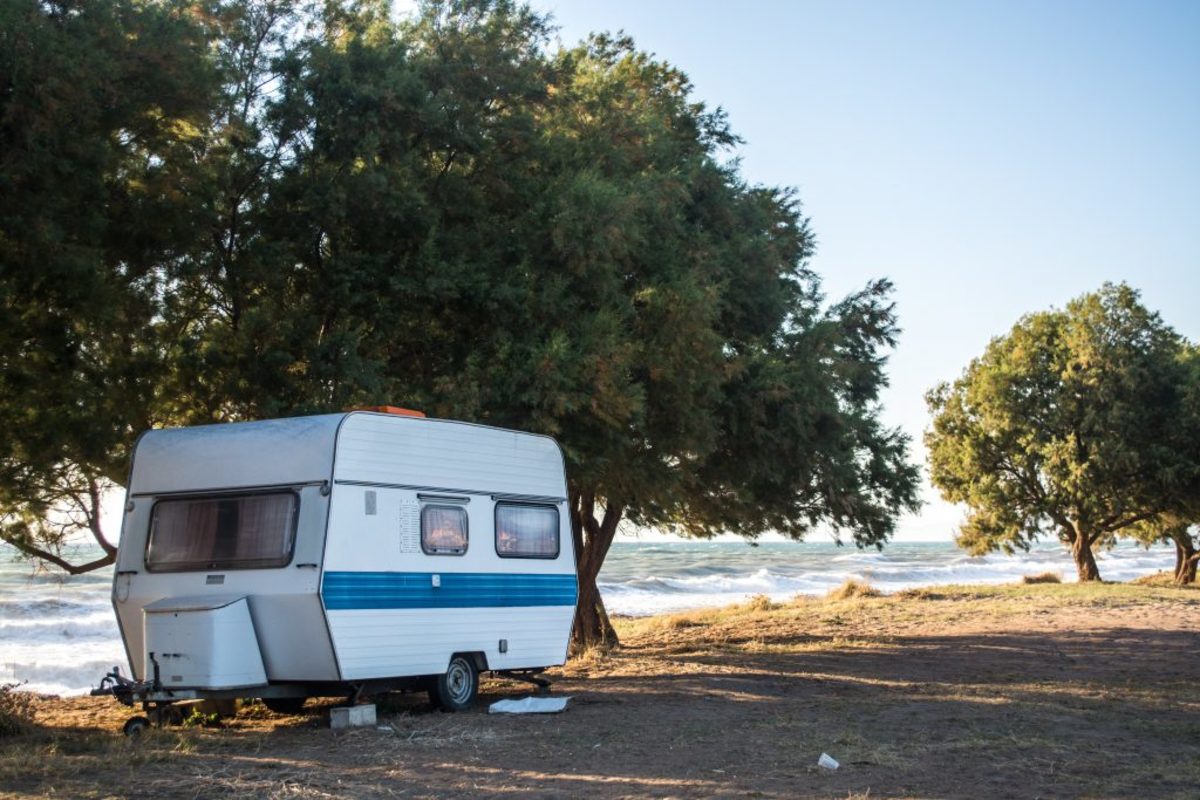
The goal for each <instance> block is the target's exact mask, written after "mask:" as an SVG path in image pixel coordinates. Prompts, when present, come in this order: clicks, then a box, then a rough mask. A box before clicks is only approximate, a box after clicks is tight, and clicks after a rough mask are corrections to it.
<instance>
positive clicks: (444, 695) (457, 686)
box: [429, 655, 479, 711]
mask: <svg viewBox="0 0 1200 800" xmlns="http://www.w3.org/2000/svg"><path fill="white" fill-rule="evenodd" d="M478 691H479V670H478V669H476V668H475V662H474V661H473V660H472V659H470V658H468V657H467V656H463V655H456V656H454V657H453V658H451V659H450V665H449V666H448V667H446V672H445V674H444V675H438V676H436V677H435V678H434V684H433V689H431V690H430V692H429V699H430V700H432V701H433V704H434V705H435V706H437V707H438V708H440V709H442V710H443V711H466V710H467V709H468V708H470V707H471V704H472V703H474V702H475V695H476V694H477V693H478Z"/></svg>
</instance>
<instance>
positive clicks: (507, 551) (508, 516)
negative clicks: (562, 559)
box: [496, 503, 558, 558]
mask: <svg viewBox="0 0 1200 800" xmlns="http://www.w3.org/2000/svg"><path fill="white" fill-rule="evenodd" d="M496 552H497V553H499V554H500V555H502V556H525V557H528V558H555V557H556V556H557V555H558V509H556V508H551V507H548V506H522V505H515V504H509V503H504V504H498V505H497V506H496Z"/></svg>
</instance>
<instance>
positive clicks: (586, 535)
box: [570, 489, 625, 651]
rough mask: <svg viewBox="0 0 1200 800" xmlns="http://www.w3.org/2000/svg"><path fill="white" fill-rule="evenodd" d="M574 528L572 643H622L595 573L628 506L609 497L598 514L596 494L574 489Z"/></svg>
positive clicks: (583, 645)
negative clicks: (576, 592) (576, 591)
mask: <svg viewBox="0 0 1200 800" xmlns="http://www.w3.org/2000/svg"><path fill="white" fill-rule="evenodd" d="M570 499H571V532H572V535H573V537H574V540H575V567H576V571H577V572H578V575H579V603H578V605H577V606H576V609H575V627H574V629H573V630H572V633H571V644H572V646H573V647H574V648H575V650H576V651H579V650H585V649H587V648H591V647H614V646H616V645H618V644H620V642H619V640H618V639H617V632H616V631H615V630H613V626H612V623H611V622H610V621H609V619H608V611H607V610H606V609H605V608H604V598H603V597H601V596H600V590H599V588H597V586H596V576H598V575H599V574H600V568H601V567H602V566H604V559H605V557H606V556H607V555H608V549H609V548H610V547H611V546H612V542H613V538H614V537H615V536H616V534H617V525H618V524H619V523H620V521H621V515H622V514H623V513H624V511H625V508H624V506H623V505H622V504H621V503H617V502H613V501H611V500H610V501H608V502H606V503H605V504H604V505H603V507H602V513H600V514H599V516H597V512H598V510H599V509H598V508H597V503H596V496H595V495H594V494H592V493H590V492H580V491H576V490H574V489H572V490H571V498H570Z"/></svg>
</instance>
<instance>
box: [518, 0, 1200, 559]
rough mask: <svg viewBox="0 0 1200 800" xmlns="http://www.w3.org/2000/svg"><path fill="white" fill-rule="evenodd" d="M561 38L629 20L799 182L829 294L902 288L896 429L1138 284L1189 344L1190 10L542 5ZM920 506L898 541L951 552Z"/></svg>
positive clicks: (890, 415)
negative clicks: (995, 348) (1048, 311)
mask: <svg viewBox="0 0 1200 800" xmlns="http://www.w3.org/2000/svg"><path fill="white" fill-rule="evenodd" d="M533 5H534V7H535V8H538V9H541V10H544V11H548V12H550V13H551V14H553V16H554V18H555V20H556V21H557V23H558V25H559V26H560V33H559V36H560V38H561V39H562V41H563V42H564V43H574V42H576V41H578V40H579V39H581V38H583V37H584V36H586V35H587V33H588V32H590V31H617V30H624V31H625V32H626V33H628V34H630V35H631V36H633V37H634V39H635V40H636V41H637V43H638V45H639V46H640V47H641V48H642V49H645V50H649V51H652V52H654V53H656V54H657V55H658V56H659V57H661V58H663V59H665V60H667V61H670V62H671V63H673V64H674V65H676V66H678V67H680V68H681V69H683V70H684V71H685V72H686V73H687V74H688V75H690V76H691V79H692V82H693V83H694V85H695V94H696V97H697V98H698V99H701V100H703V101H704V102H706V103H708V104H709V105H710V106H721V107H723V108H725V109H726V110H727V111H728V112H729V116H730V119H731V122H732V125H733V128H734V130H735V131H737V132H738V133H739V134H740V135H741V136H742V137H743V138H745V140H746V143H745V144H744V145H743V146H742V147H741V148H740V156H741V158H742V163H743V171H744V173H745V175H746V176H747V177H748V178H749V179H750V180H752V181H754V182H758V183H764V184H771V185H783V186H793V187H796V188H797V189H798V190H799V193H800V196H801V198H802V200H803V202H804V206H805V210H806V212H807V214H808V215H809V216H810V217H811V219H812V225H813V229H814V230H815V232H816V234H817V237H818V240H819V252H818V254H817V256H816V258H815V260H814V262H813V266H814V267H815V269H816V270H817V272H819V273H820V274H821V275H822V276H823V278H824V280H825V285H826V288H827V290H828V292H829V293H830V295H831V296H840V295H842V294H844V293H846V292H849V291H852V290H854V289H855V288H857V287H859V286H861V285H863V284H864V283H865V282H866V281H867V280H868V279H869V278H872V277H877V276H888V277H890V278H891V279H892V280H893V281H894V282H895V284H896V287H897V291H896V300H897V303H898V308H899V313H900V319H901V323H902V325H903V327H904V334H903V337H902V339H901V341H900V345H899V347H898V349H897V350H896V352H895V353H894V355H893V357H892V360H891V366H890V374H891V376H892V386H891V388H890V389H889V391H888V393H887V394H886V396H885V398H884V401H885V404H886V418H887V419H888V420H889V421H890V422H892V423H893V424H896V425H901V426H903V427H904V428H905V429H906V430H907V431H908V432H909V433H910V434H911V435H912V436H913V438H914V440H916V442H917V443H918V448H917V455H918V456H919V457H921V458H924V451H923V450H922V449H921V448H920V447H919V440H920V437H921V433H922V431H923V430H924V429H925V426H926V424H927V421H928V417H927V414H926V412H925V406H924V401H923V399H922V396H923V394H924V392H925V391H926V390H927V389H928V388H930V387H931V386H933V385H934V384H935V383H937V382H938V381H941V380H947V379H951V378H953V377H955V376H956V375H957V374H958V373H959V372H960V371H961V370H962V368H963V367H964V366H965V365H966V363H967V362H968V361H969V360H970V359H971V358H972V357H974V356H976V355H978V354H979V353H981V352H982V351H983V348H984V347H985V346H986V344H987V342H988V340H989V339H990V338H991V337H993V336H995V335H997V334H1001V333H1003V332H1004V331H1006V330H1007V329H1008V328H1010V327H1011V326H1012V324H1013V323H1014V322H1015V321H1016V320H1017V318H1018V317H1020V316H1021V314H1023V313H1025V312H1027V311H1034V310H1037V309H1043V308H1048V307H1050V306H1061V305H1063V304H1064V303H1065V302H1066V301H1067V300H1069V299H1071V298H1072V297H1075V296H1077V295H1079V294H1081V293H1083V292H1086V291H1089V290H1092V289H1095V288H1097V287H1099V286H1100V284H1101V283H1103V282H1104V281H1127V282H1128V283H1130V284H1131V285H1133V286H1134V287H1136V288H1138V289H1140V290H1141V291H1142V293H1143V300H1144V301H1145V303H1146V304H1147V305H1148V306H1150V307H1151V308H1153V309H1156V310H1158V311H1160V312H1161V313H1162V315H1163V317H1164V318H1165V319H1166V321H1167V322H1168V323H1170V324H1171V325H1173V326H1175V328H1176V329H1177V330H1178V331H1180V332H1181V333H1183V334H1184V335H1186V336H1188V337H1189V338H1191V339H1193V340H1197V339H1200V2H1177V3H1172V2H1122V3H1116V2H1057V1H1055V2H1003V3H1001V2H993V3H982V2H904V3H901V2H871V3H861V2H832V0H831V1H830V2H823V3H811V2H739V3H728V2H722V3H718V2H696V1H694V0H693V1H692V2H682V1H681V0H640V1H639V0H604V2H596V1H595V0H537V1H536V2H534V3H533ZM926 497H927V499H928V501H929V504H928V505H927V506H926V509H925V511H924V512H923V513H922V514H920V515H919V516H917V517H915V518H910V519H906V520H905V521H904V523H903V525H902V538H905V539H912V538H947V537H948V536H949V535H950V534H951V532H952V530H953V529H954V527H955V525H956V524H957V523H958V522H959V521H960V519H961V512H960V511H959V510H957V509H954V508H952V507H950V506H948V505H946V504H945V503H942V502H941V501H940V500H938V499H937V497H936V494H935V492H934V491H933V490H932V489H931V488H927V490H926Z"/></svg>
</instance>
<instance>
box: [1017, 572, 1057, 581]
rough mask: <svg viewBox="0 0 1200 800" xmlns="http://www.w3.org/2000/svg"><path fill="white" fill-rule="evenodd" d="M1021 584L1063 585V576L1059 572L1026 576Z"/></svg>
mask: <svg viewBox="0 0 1200 800" xmlns="http://www.w3.org/2000/svg"><path fill="white" fill-rule="evenodd" d="M1021 583H1062V575H1059V574H1058V573H1057V572H1043V573H1041V574H1039V575H1026V576H1025V577H1023V578H1021Z"/></svg>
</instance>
